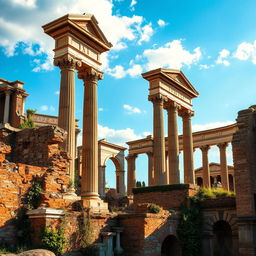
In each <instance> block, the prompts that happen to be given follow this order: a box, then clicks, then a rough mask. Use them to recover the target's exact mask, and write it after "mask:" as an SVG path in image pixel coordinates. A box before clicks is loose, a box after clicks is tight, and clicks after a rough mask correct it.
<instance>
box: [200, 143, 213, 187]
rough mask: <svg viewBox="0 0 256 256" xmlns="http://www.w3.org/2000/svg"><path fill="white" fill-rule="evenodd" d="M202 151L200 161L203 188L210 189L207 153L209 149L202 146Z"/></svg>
mask: <svg viewBox="0 0 256 256" xmlns="http://www.w3.org/2000/svg"><path fill="white" fill-rule="evenodd" d="M200 149H201V151H202V160H203V186H204V187H206V188H210V187H211V180H210V169H209V161H208V151H209V149H210V147H209V146H208V145H207V146H203V147H201V148H200Z"/></svg>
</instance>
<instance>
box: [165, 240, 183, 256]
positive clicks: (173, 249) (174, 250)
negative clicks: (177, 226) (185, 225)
mask: <svg viewBox="0 0 256 256" xmlns="http://www.w3.org/2000/svg"><path fill="white" fill-rule="evenodd" d="M181 255H182V254H181V247H180V243H179V241H178V239H177V238H176V237H175V236H173V235H169V236H167V237H166V238H165V239H164V241H163V244H162V248H161V256H181Z"/></svg>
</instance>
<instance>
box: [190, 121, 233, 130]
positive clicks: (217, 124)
mask: <svg viewBox="0 0 256 256" xmlns="http://www.w3.org/2000/svg"><path fill="white" fill-rule="evenodd" d="M233 123H234V122H233V121H226V122H215V123H208V124H194V125H192V131H193V132H198V131H204V130H208V129H214V128H218V127H222V126H226V125H230V124H233Z"/></svg>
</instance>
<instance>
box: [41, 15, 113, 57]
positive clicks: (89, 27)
mask: <svg viewBox="0 0 256 256" xmlns="http://www.w3.org/2000/svg"><path fill="white" fill-rule="evenodd" d="M43 29H44V32H45V33H46V34H48V35H50V36H52V37H53V38H55V39H57V38H61V37H63V35H64V34H65V33H67V32H68V31H76V33H78V34H79V35H80V37H81V39H82V40H83V41H86V40H90V41H92V42H94V44H95V45H97V46H98V47H100V49H101V50H100V52H104V51H108V50H109V49H110V48H111V47H112V44H111V43H110V42H109V41H108V40H107V39H106V37H105V35H104V34H103V32H102V31H101V29H100V28H99V26H98V21H97V20H96V18H95V17H94V15H92V14H82V15H80V14H67V15H65V16H63V17H61V18H59V19H57V20H54V21H52V22H50V23H48V24H46V25H44V26H43Z"/></svg>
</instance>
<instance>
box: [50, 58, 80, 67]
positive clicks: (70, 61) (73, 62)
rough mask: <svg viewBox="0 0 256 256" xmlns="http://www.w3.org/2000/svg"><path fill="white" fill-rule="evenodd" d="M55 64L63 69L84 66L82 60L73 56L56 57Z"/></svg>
mask: <svg viewBox="0 0 256 256" xmlns="http://www.w3.org/2000/svg"><path fill="white" fill-rule="evenodd" d="M54 65H55V66H58V67H59V68H60V69H61V70H63V69H72V70H74V69H76V68H77V67H81V66H82V62H81V61H80V60H77V59H75V58H73V57H71V56H66V57H64V58H62V59H56V60H54Z"/></svg>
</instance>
